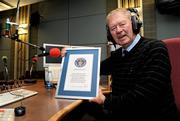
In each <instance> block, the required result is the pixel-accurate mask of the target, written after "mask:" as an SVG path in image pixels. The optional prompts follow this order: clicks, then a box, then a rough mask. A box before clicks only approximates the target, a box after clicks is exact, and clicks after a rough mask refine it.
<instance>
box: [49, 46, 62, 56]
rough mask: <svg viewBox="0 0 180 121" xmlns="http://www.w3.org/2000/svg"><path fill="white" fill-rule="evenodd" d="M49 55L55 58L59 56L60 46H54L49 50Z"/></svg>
mask: <svg viewBox="0 0 180 121" xmlns="http://www.w3.org/2000/svg"><path fill="white" fill-rule="evenodd" d="M49 55H50V56H51V57H53V58H58V57H59V56H60V55H61V52H60V50H59V48H52V49H50V51H49Z"/></svg>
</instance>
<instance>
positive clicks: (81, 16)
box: [37, 0, 107, 69]
mask: <svg viewBox="0 0 180 121" xmlns="http://www.w3.org/2000/svg"><path fill="white" fill-rule="evenodd" d="M42 8H43V9H42ZM38 9H39V10H38V11H39V13H40V16H41V22H40V24H39V27H38V36H37V37H38V38H37V39H38V44H39V45H42V44H43V43H53V44H65V45H66V44H70V45H82V46H99V47H102V59H103V58H105V57H106V56H107V52H106V51H107V49H106V42H107V39H106V28H105V17H106V0H54V1H51V0H50V1H45V2H42V3H41V4H39V6H38ZM37 67H38V69H42V68H43V66H42V59H41V60H40V61H39V62H38V64H37Z"/></svg>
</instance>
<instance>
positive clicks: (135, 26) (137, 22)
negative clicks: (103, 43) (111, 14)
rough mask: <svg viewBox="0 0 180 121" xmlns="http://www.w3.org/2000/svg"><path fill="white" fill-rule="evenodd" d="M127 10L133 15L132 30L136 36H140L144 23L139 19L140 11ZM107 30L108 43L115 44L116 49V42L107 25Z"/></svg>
mask: <svg viewBox="0 0 180 121" xmlns="http://www.w3.org/2000/svg"><path fill="white" fill-rule="evenodd" d="M127 10H128V11H129V12H130V13H131V21H132V29H133V32H134V34H138V33H139V32H140V28H141V26H142V22H141V20H140V19H139V14H138V10H137V9H135V8H127ZM106 29H107V39H108V41H111V42H112V43H113V45H114V46H115V47H116V42H115V41H114V39H113V37H112V35H111V33H110V30H109V27H108V26H107V25H106Z"/></svg>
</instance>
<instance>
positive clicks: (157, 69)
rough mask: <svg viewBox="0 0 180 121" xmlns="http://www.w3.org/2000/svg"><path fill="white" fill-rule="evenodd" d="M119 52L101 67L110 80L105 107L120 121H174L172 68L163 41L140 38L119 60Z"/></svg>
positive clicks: (103, 73)
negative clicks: (109, 90)
mask: <svg viewBox="0 0 180 121" xmlns="http://www.w3.org/2000/svg"><path fill="white" fill-rule="evenodd" d="M121 55H122V50H121V48H120V49H118V50H116V51H115V52H113V53H112V55H111V57H109V58H108V59H106V60H104V61H103V62H102V63H101V75H109V74H110V75H111V76H112V95H111V96H109V97H107V99H106V101H105V106H106V107H108V108H109V109H110V110H112V112H113V119H116V118H118V119H119V120H173V118H174V117H175V114H176V105H175V101H174V95H173V92H172V87H171V86H172V85H171V79H170V74H171V65H170V60H169V56H168V51H167V48H166V46H165V44H164V43H163V42H162V41H158V40H151V39H145V38H141V39H140V41H139V42H138V43H137V44H136V45H135V47H134V48H133V49H132V50H131V51H130V52H129V53H128V54H127V55H126V56H125V57H122V56H121Z"/></svg>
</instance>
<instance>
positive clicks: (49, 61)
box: [43, 43, 70, 67]
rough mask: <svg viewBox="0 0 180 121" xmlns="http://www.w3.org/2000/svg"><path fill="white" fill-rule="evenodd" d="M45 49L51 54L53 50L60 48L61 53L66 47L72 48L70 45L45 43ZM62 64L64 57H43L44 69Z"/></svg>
mask: <svg viewBox="0 0 180 121" xmlns="http://www.w3.org/2000/svg"><path fill="white" fill-rule="evenodd" d="M43 47H44V48H45V51H46V52H49V51H50V50H51V49H52V48H59V50H60V51H61V49H62V48H64V47H66V48H67V47H70V46H68V45H59V44H47V43H44V44H43ZM61 62H62V57H61V56H59V57H57V58H56V57H51V56H44V57H43V67H49V66H54V65H61Z"/></svg>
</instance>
